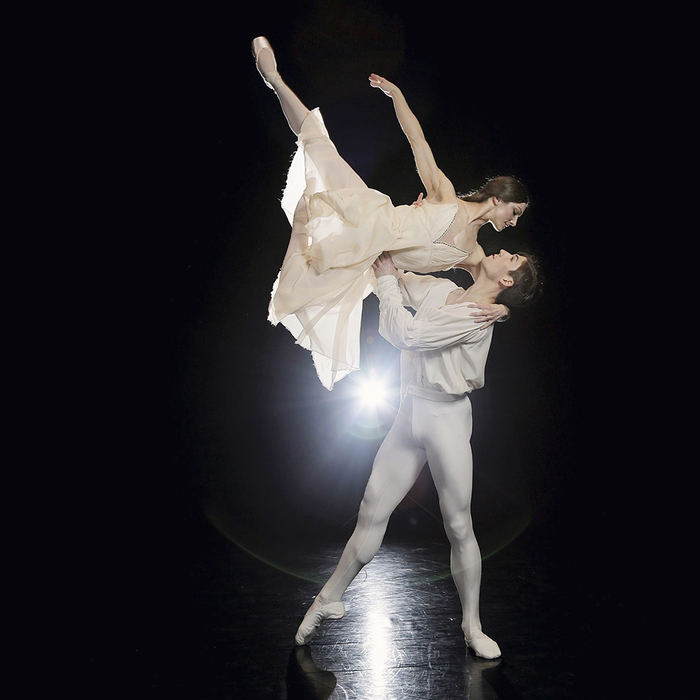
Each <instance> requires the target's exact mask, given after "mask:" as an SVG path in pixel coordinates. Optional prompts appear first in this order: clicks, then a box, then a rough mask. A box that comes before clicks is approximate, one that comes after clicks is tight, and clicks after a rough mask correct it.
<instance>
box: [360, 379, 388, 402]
mask: <svg viewBox="0 0 700 700" xmlns="http://www.w3.org/2000/svg"><path fill="white" fill-rule="evenodd" d="M357 393H358V396H359V398H360V400H361V401H362V403H363V404H364V405H366V406H378V405H379V404H380V403H382V401H384V397H385V396H386V387H385V386H384V385H383V384H382V382H380V381H379V380H378V379H376V378H370V379H365V380H363V381H362V382H360V386H359V389H358V392H357Z"/></svg>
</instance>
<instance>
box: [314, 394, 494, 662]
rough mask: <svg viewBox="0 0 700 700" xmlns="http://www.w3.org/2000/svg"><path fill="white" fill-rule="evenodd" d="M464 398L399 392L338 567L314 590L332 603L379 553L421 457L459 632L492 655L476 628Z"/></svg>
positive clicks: (476, 576)
mask: <svg viewBox="0 0 700 700" xmlns="http://www.w3.org/2000/svg"><path fill="white" fill-rule="evenodd" d="M471 431H472V413H471V403H470V401H469V399H468V398H467V397H465V398H463V399H460V400H459V401H449V402H448V401H445V402H443V401H430V400H428V399H424V398H419V397H416V396H411V395H408V396H406V397H405V398H404V399H403V401H402V403H401V407H400V408H399V412H398V415H397V416H396V419H395V421H394V424H393V425H392V427H391V429H390V430H389V432H388V434H387V436H386V438H385V439H384V441H383V442H382V444H381V446H380V448H379V451H378V452H377V456H376V458H375V460H374V465H373V466H372V473H371V475H370V478H369V481H368V483H367V487H366V489H365V493H364V496H363V498H362V502H361V504H360V511H359V513H358V518H357V525H356V527H355V530H354V532H353V533H352V535H351V536H350V539H349V540H348V542H347V544H346V546H345V549H344V550H343V553H342V555H341V557H340V561H339V562H338V565H337V567H336V569H335V571H334V572H333V574H332V575H331V577H330V578H329V579H328V581H327V582H326V584H325V585H324V586H323V588H322V589H321V591H320V592H319V594H318V596H317V597H316V600H317V601H318V602H319V603H328V602H334V601H339V600H340V599H341V597H342V595H343V594H344V593H345V590H346V589H347V587H348V586H349V585H350V583H351V582H352V580H353V579H354V578H355V576H357V574H358V573H359V571H360V570H361V569H362V567H363V566H365V565H366V564H368V563H369V562H370V561H371V560H372V558H373V557H374V555H375V554H376V553H377V551H378V550H379V547H380V545H381V543H382V539H383V538H384V533H385V531H386V527H387V524H388V521H389V516H390V515H391V514H392V512H393V511H394V510H395V508H396V507H397V506H398V505H399V503H400V502H401V501H402V500H403V498H404V497H405V496H406V494H407V493H408V491H409V490H410V488H411V486H413V484H414V482H415V480H416V479H417V478H418V475H419V473H420V471H421V469H422V467H423V465H424V464H425V462H426V460H427V462H428V466H429V468H430V472H431V474H432V477H433V481H434V483H435V487H436V489H437V493H438V496H439V499H440V511H441V513H442V518H443V522H444V526H445V532H446V533H447V537H448V540H449V542H450V547H451V554H450V569H451V571H452V577H453V578H454V582H455V585H456V587H457V591H458V593H459V598H460V601H461V604H462V629H463V631H464V634H465V639H466V640H467V643H468V644H469V646H471V647H472V648H473V649H474V651H475V652H476V653H477V654H478V655H479V656H485V657H486V658H494V657H495V656H499V655H500V650H499V649H498V645H497V644H496V643H495V642H494V641H493V640H491V639H489V637H487V636H486V635H485V634H484V633H483V632H482V631H481V621H480V619H479V588H480V585H481V553H480V551H479V545H478V544H477V541H476V537H475V536H474V530H473V527H472V519H471V512H470V505H471V493H472V453H471V446H470V442H469V441H470V438H471Z"/></svg>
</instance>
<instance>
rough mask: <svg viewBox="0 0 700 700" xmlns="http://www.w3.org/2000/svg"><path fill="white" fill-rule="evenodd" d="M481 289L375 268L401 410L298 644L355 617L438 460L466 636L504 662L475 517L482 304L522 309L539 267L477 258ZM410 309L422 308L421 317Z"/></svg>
mask: <svg viewBox="0 0 700 700" xmlns="http://www.w3.org/2000/svg"><path fill="white" fill-rule="evenodd" d="M469 262H470V265H469V268H468V269H469V271H470V273H471V274H472V276H473V277H474V284H473V285H471V286H470V287H468V288H467V289H466V290H465V289H462V288H460V287H458V286H457V285H456V284H454V283H453V282H451V281H449V280H447V279H437V278H435V277H431V276H429V275H415V274H413V273H410V272H409V273H401V272H399V271H398V270H396V268H395V267H394V264H393V262H392V260H391V257H390V256H389V255H387V254H383V255H381V256H380V257H379V258H378V259H377V261H376V262H375V263H374V271H375V275H376V277H377V295H378V297H379V332H380V334H381V335H382V336H383V337H384V338H385V339H386V340H388V341H389V342H390V343H391V344H392V345H394V346H395V347H397V348H399V349H400V350H401V397H402V398H401V405H400V407H399V411H398V414H397V416H396V419H395V420H394V423H393V425H392V426H391V428H390V430H389V432H388V433H387V435H386V437H385V439H384V441H383V442H382V444H381V446H380V448H379V451H378V452H377V455H376V457H375V460H374V464H373V466H372V473H371V475H370V478H369V481H368V483H367V487H366V490H365V493H364V496H363V498H362V502H361V504H360V510H359V513H358V518H357V525H356V527H355V530H354V532H353V534H352V535H351V537H350V539H349V540H348V542H347V544H346V546H345V549H344V551H343V554H342V555H341V558H340V561H339V562H338V565H337V567H336V569H335V571H334V572H333V574H332V575H331V577H330V578H329V579H328V581H327V582H326V584H325V585H324V586H323V588H322V589H321V591H320V592H319V593H318V595H317V596H316V598H315V599H314V602H313V603H312V604H311V606H310V607H309V609H308V611H307V612H306V615H305V616H304V619H303V620H302V623H301V624H300V625H299V629H298V630H297V634H296V637H295V641H296V643H297V644H299V645H303V644H306V643H307V642H308V641H309V639H310V638H311V637H312V636H313V634H314V632H315V631H316V629H317V628H318V626H319V624H320V623H321V622H322V621H323V620H325V619H339V618H341V617H343V615H344V614H345V608H344V606H343V603H342V602H341V597H342V596H343V594H344V593H345V590H346V589H347V587H348V586H349V585H350V583H351V582H352V580H353V579H354V578H355V576H357V574H358V573H359V571H360V570H361V569H362V567H363V566H365V565H366V564H368V563H369V562H370V561H371V560H372V558H373V557H374V555H375V554H376V553H377V551H378V550H379V547H380V545H381V542H382V539H383V537H384V533H385V531H386V527H387V524H388V521H389V517H390V515H391V514H392V512H393V511H394V510H395V508H396V507H397V506H398V505H399V503H400V502H401V501H402V500H403V498H404V497H405V496H406V494H407V493H408V491H409V490H410V488H411V486H412V485H413V484H414V482H415V480H416V479H417V478H418V475H419V473H420V471H421V469H422V467H423V465H424V464H425V462H426V461H427V462H428V465H429V468H430V471H431V474H432V476H433V481H434V483H435V487H436V489H437V492H438V496H439V499H440V510H441V512H442V517H443V521H444V525H445V531H446V533H447V537H448V539H449V542H450V546H451V555H450V569H451V571H452V576H453V578H454V581H455V584H456V587H457V591H458V593H459V598H460V602H461V604H462V630H463V632H464V639H465V642H466V643H467V646H468V647H471V648H472V649H473V651H474V653H475V654H476V655H477V656H480V657H483V658H486V659H493V658H497V657H498V656H500V655H501V651H500V649H499V647H498V644H497V643H496V642H495V641H494V640H493V639H491V638H490V637H488V636H487V635H486V634H484V632H483V631H482V630H481V621H480V619H479V588H480V585H481V553H480V551H479V546H478V544H477V541H476V537H475V536H474V530H473V528H472V520H471V512H470V505H471V490H472V455H471V448H470V443H469V441H470V438H471V426H472V419H471V403H470V401H469V393H470V392H471V391H473V390H474V389H478V388H480V387H482V386H483V384H484V371H485V367H486V358H487V355H488V351H489V347H490V345H491V337H492V334H493V327H492V326H491V325H488V327H487V324H484V323H480V322H479V320H478V318H477V317H476V316H475V315H474V307H473V304H476V305H483V304H494V303H503V304H506V305H507V306H522V305H525V304H527V303H529V301H531V300H532V299H533V298H534V296H535V293H536V291H537V289H538V286H539V281H538V272H537V261H536V260H535V258H534V257H533V256H531V255H527V256H526V255H523V254H511V253H508V252H507V251H505V250H501V251H500V253H497V254H494V255H491V256H488V257H487V256H486V255H484V251H483V249H481V247H480V246H477V249H476V250H475V251H474V253H472V255H471V256H470V259H469ZM404 304H406V305H407V306H412V307H413V308H415V309H416V314H415V316H412V315H411V313H410V312H409V311H407V310H406V309H405V308H404Z"/></svg>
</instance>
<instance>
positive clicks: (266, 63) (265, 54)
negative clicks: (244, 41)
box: [251, 36, 279, 90]
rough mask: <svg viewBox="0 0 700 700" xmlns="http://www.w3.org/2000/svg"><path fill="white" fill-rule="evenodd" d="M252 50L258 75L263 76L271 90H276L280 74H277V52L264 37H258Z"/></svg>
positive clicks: (254, 40)
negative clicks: (275, 84) (276, 82)
mask: <svg viewBox="0 0 700 700" xmlns="http://www.w3.org/2000/svg"><path fill="white" fill-rule="evenodd" d="M251 48H252V50H253V57H254V58H255V67H256V68H257V69H258V73H260V75H261V76H262V79H263V81H264V82H265V85H267V87H269V88H270V90H274V89H275V87H274V82H275V81H276V80H277V79H279V73H278V72H277V61H276V60H275V52H274V51H273V50H272V46H270V42H269V41H268V40H267V39H266V38H265V37H264V36H256V37H255V39H253V43H252V47H251Z"/></svg>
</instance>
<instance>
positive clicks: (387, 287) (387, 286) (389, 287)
mask: <svg viewBox="0 0 700 700" xmlns="http://www.w3.org/2000/svg"><path fill="white" fill-rule="evenodd" d="M392 292H399V293H401V290H400V289H399V281H398V280H397V279H396V277H394V275H382V276H381V277H377V296H378V297H379V298H380V299H381V298H382V296H388V295H390V294H391V293H392Z"/></svg>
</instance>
